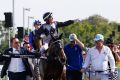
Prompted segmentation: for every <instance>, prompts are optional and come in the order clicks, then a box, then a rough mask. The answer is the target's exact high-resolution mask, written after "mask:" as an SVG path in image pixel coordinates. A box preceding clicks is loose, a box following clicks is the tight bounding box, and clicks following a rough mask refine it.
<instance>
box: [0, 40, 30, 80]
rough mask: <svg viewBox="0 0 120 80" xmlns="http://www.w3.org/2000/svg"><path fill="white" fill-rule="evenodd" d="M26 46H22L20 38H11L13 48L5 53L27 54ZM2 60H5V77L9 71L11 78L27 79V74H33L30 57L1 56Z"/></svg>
mask: <svg viewBox="0 0 120 80" xmlns="http://www.w3.org/2000/svg"><path fill="white" fill-rule="evenodd" d="M27 53H28V51H27V50H26V49H25V48H22V47H20V42H19V40H18V38H12V39H11V48H9V49H7V50H5V52H4V54H6V55H10V54H27ZM0 61H5V63H4V66H3V68H2V71H1V78H3V77H4V76H5V75H6V73H7V71H8V77H9V80H26V75H30V76H32V72H31V69H30V65H29V63H28V59H25V58H11V57H4V56H0Z"/></svg>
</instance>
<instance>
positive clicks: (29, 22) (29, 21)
mask: <svg viewBox="0 0 120 80" xmlns="http://www.w3.org/2000/svg"><path fill="white" fill-rule="evenodd" d="M30 19H34V17H30V16H28V35H29V32H30V31H29V28H30V25H29V23H30Z"/></svg>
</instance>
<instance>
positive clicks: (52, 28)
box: [38, 12, 80, 51]
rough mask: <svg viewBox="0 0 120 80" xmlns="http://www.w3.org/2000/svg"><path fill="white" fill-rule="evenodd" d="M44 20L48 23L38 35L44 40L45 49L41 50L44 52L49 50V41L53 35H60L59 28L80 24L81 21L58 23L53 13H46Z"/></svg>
mask: <svg viewBox="0 0 120 80" xmlns="http://www.w3.org/2000/svg"><path fill="white" fill-rule="evenodd" d="M43 20H44V21H45V22H46V23H45V24H43V25H42V26H41V27H40V28H39V30H38V34H39V35H40V36H41V38H42V39H43V47H42V48H41V50H42V51H44V50H46V49H47V48H48V44H49V41H50V40H51V36H50V35H51V34H52V35H53V36H57V35H58V28H59V27H65V26H68V25H70V24H73V23H74V22H79V21H80V20H78V19H76V20H68V21H65V22H58V21H54V20H53V16H52V13H51V12H46V13H45V14H43Z"/></svg>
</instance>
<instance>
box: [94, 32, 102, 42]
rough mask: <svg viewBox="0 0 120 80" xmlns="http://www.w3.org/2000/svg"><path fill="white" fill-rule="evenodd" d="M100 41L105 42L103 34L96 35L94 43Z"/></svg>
mask: <svg viewBox="0 0 120 80" xmlns="http://www.w3.org/2000/svg"><path fill="white" fill-rule="evenodd" d="M99 40H102V41H104V37H103V35H102V34H96V35H95V38H94V41H99Z"/></svg>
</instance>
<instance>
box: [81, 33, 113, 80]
mask: <svg viewBox="0 0 120 80" xmlns="http://www.w3.org/2000/svg"><path fill="white" fill-rule="evenodd" d="M94 41H95V46H94V47H92V48H90V49H89V50H88V52H87V57H86V59H85V63H84V65H83V69H81V72H84V71H85V69H87V68H88V67H89V65H90V64H91V71H92V72H91V74H90V80H109V77H108V75H106V74H108V68H109V65H108V62H109V63H110V68H111V74H112V73H113V72H114V70H115V60H114V57H113V55H112V52H111V50H110V48H109V47H107V46H105V45H104V37H103V35H102V34H97V35H96V36H95V38H94Z"/></svg>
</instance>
